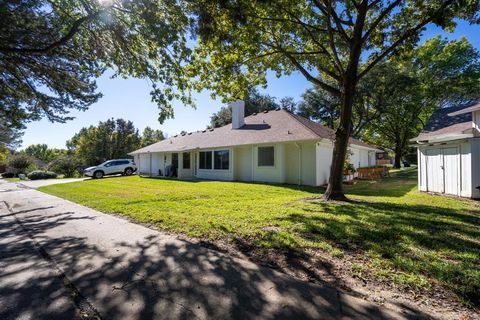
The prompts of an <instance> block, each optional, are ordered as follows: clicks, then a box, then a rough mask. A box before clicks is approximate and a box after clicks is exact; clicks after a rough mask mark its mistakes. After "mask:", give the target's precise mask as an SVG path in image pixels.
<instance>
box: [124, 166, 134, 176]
mask: <svg viewBox="0 0 480 320" xmlns="http://www.w3.org/2000/svg"><path fill="white" fill-rule="evenodd" d="M132 173H133V169H132V168H127V169H125V175H126V176H131V175H132Z"/></svg>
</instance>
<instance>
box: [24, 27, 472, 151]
mask: <svg viewBox="0 0 480 320" xmlns="http://www.w3.org/2000/svg"><path fill="white" fill-rule="evenodd" d="M438 34H442V35H443V36H445V37H447V38H449V39H459V38H460V37H462V36H466V37H467V39H468V40H469V41H470V42H471V43H472V44H473V45H474V46H475V47H476V48H477V49H479V50H480V26H478V25H473V26H470V25H469V24H467V23H465V22H460V23H459V25H458V27H457V29H456V30H455V32H453V33H445V32H443V31H442V30H441V29H440V28H436V27H429V28H428V29H427V30H426V32H425V33H424V35H423V37H422V41H423V40H426V39H429V38H431V37H434V36H436V35H438ZM97 84H98V88H99V91H101V92H102V93H103V97H102V98H101V99H100V100H99V101H98V102H97V103H96V104H94V105H92V106H91V107H90V108H89V110H87V111H84V112H80V111H74V112H72V113H71V115H72V116H74V117H75V119H74V120H71V121H69V122H67V123H63V124H61V123H51V122H49V121H47V120H45V119H44V120H41V121H37V122H32V123H29V124H28V125H27V128H26V130H25V134H24V136H23V139H22V140H23V144H22V147H26V146H29V145H31V144H34V143H46V144H48V146H49V147H52V148H64V147H65V141H66V140H68V139H70V138H71V137H72V136H73V135H74V134H75V133H76V132H78V131H79V130H80V129H81V128H82V127H85V126H89V125H92V124H93V125H96V124H97V123H98V122H99V121H104V120H107V119H108V118H112V117H113V118H124V119H128V120H131V121H132V122H133V123H134V124H135V126H136V127H137V128H139V129H140V131H142V130H143V129H144V128H145V127H146V126H150V127H152V128H154V129H161V130H162V131H163V132H166V133H167V134H169V135H174V134H177V133H179V132H180V131H182V130H186V131H194V130H200V129H204V128H205V127H206V126H207V125H208V124H209V122H210V115H211V114H212V113H214V112H216V111H217V110H219V109H220V107H221V106H222V104H221V103H220V102H219V101H214V100H212V99H211V98H210V96H209V94H208V93H200V94H196V95H195V99H196V101H197V109H196V110H194V109H192V108H188V107H184V106H182V105H181V104H180V103H177V104H175V105H174V110H175V119H170V120H167V121H165V123H163V124H162V125H160V124H159V123H158V121H157V118H158V109H157V106H156V105H155V104H154V103H152V102H151V101H150V94H149V93H150V89H151V87H150V85H149V84H148V83H147V81H146V80H142V79H122V78H115V79H111V78H110V77H109V75H108V74H105V75H103V76H102V77H100V78H99V79H98V81H97ZM310 87H311V85H310V83H309V82H308V81H306V80H305V79H304V78H303V76H302V75H300V74H298V73H295V74H292V75H291V76H288V77H282V78H276V77H275V76H274V75H273V74H272V75H269V77H268V87H267V89H265V90H261V91H264V92H266V93H268V94H270V95H271V96H274V97H277V98H279V99H280V98H282V97H285V96H290V97H293V98H295V100H297V101H298V100H299V99H300V96H301V94H302V93H303V92H304V91H305V89H307V88H310Z"/></svg>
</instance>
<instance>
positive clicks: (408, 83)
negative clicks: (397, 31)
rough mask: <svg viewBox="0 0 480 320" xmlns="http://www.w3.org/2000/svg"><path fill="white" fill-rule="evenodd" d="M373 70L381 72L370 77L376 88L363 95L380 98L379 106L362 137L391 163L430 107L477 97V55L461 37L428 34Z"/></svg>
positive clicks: (479, 67)
mask: <svg viewBox="0 0 480 320" xmlns="http://www.w3.org/2000/svg"><path fill="white" fill-rule="evenodd" d="M378 71H379V73H381V74H383V75H384V76H377V77H375V78H374V79H373V78H372V79H371V81H375V82H376V83H377V86H375V87H373V88H372V90H371V91H370V93H369V96H370V97H372V100H373V101H378V100H381V101H382V110H381V112H379V113H378V114H379V116H378V117H377V118H376V119H375V120H374V121H371V122H369V123H368V125H367V126H366V130H365V132H364V133H363V137H364V138H365V139H366V140H368V141H370V142H372V143H375V144H376V145H378V146H381V147H383V148H385V149H386V150H391V151H393V152H394V154H395V163H394V166H395V167H400V161H401V159H402V157H403V155H404V154H405V151H406V150H407V149H408V146H409V143H410V142H409V140H410V139H412V138H414V137H416V136H417V135H418V134H419V133H420V131H421V129H422V128H423V126H424V125H425V123H426V121H427V120H428V119H429V118H430V116H431V115H432V113H433V112H434V111H435V110H436V109H438V108H442V107H446V106H452V105H462V104H468V103H471V102H473V101H476V100H478V99H480V53H479V52H478V50H476V49H475V48H473V47H472V45H471V44H470V43H469V42H468V41H467V40H466V39H465V38H462V39H460V40H458V41H447V40H442V39H441V38H440V37H436V38H433V39H431V40H429V41H427V42H426V43H425V44H423V45H421V46H419V47H418V48H416V49H414V50H413V51H411V52H408V53H406V54H404V55H402V56H400V57H397V58H395V59H391V60H389V61H388V62H386V63H383V64H381V65H380V66H379V67H378ZM367 78H368V76H367V77H366V79H367ZM374 108H375V106H373V107H372V109H374Z"/></svg>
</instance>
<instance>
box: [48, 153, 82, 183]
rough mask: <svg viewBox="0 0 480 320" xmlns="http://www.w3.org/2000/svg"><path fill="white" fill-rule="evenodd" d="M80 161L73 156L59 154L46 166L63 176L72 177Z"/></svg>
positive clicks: (76, 171)
mask: <svg viewBox="0 0 480 320" xmlns="http://www.w3.org/2000/svg"><path fill="white" fill-rule="evenodd" d="M79 166H80V161H78V159H77V158H75V157H74V156H71V155H70V156H61V157H58V158H57V159H55V160H53V161H52V162H50V164H49V165H48V168H49V169H50V170H53V171H55V172H58V173H61V174H63V175H64V177H65V178H70V177H74V176H75V175H76V174H77V173H78V167H79Z"/></svg>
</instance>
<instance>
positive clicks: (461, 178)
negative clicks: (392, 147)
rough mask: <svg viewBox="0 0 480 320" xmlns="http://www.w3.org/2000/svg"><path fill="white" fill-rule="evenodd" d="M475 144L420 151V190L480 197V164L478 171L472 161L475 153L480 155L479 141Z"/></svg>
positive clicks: (427, 148) (441, 146) (452, 145)
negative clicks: (478, 188)
mask: <svg viewBox="0 0 480 320" xmlns="http://www.w3.org/2000/svg"><path fill="white" fill-rule="evenodd" d="M476 140H477V139H474V140H471V141H464V142H461V143H460V142H455V143H448V144H442V145H433V146H425V147H419V148H418V187H419V190H420V191H432V192H440V193H447V194H454V195H459V196H461V197H467V198H470V197H480V194H479V193H478V190H476V189H474V188H475V186H477V185H480V164H479V167H478V168H477V171H475V169H476V168H475V167H476V166H475V163H476V161H474V160H473V159H474V158H475V156H474V154H475V152H477V154H479V155H480V141H478V142H477V146H475V143H476V142H475V141H476ZM477 163H478V161H477ZM442 168H443V169H442ZM475 181H477V184H475Z"/></svg>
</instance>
